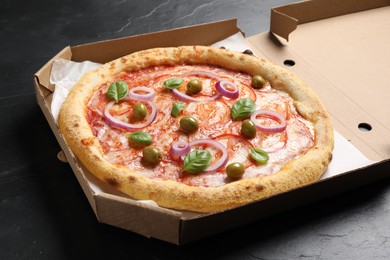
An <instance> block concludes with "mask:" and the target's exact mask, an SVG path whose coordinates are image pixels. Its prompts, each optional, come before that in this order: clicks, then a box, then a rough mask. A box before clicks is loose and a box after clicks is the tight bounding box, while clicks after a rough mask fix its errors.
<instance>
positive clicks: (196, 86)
mask: <svg viewBox="0 0 390 260" xmlns="http://www.w3.org/2000/svg"><path fill="white" fill-rule="evenodd" d="M202 88H203V84H202V81H200V80H198V79H191V80H190V81H189V82H188V83H187V94H188V95H195V94H198V93H199V92H201V91H202Z"/></svg>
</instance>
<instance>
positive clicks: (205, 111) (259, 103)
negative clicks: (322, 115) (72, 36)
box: [86, 65, 315, 187]
mask: <svg viewBox="0 0 390 260" xmlns="http://www.w3.org/2000/svg"><path fill="white" fill-rule="evenodd" d="M191 71H206V72H212V73H215V74H217V75H218V76H219V77H220V78H221V79H223V80H228V81H231V82H234V83H235V84H236V85H237V86H238V89H239V93H240V96H239V98H237V99H229V98H226V97H219V98H217V99H215V100H212V101H200V102H186V106H185V108H184V110H183V111H182V112H181V113H180V114H179V116H178V117H173V116H172V115H171V109H172V106H173V102H175V101H180V100H179V99H178V98H177V97H175V96H174V95H172V92H171V90H170V89H166V88H164V87H163V83H164V81H165V80H167V79H169V78H172V77H181V75H183V74H186V73H189V72H191ZM182 78H183V85H182V86H181V87H180V88H179V89H178V90H179V91H182V92H185V87H183V86H185V84H186V82H188V81H189V80H191V79H199V80H201V81H202V83H203V89H202V91H201V92H200V93H199V94H195V95H193V96H192V97H193V98H199V100H202V98H204V97H211V96H214V95H215V94H216V93H217V91H216V89H215V87H214V85H215V83H216V82H217V80H216V79H214V78H210V77H206V76H204V75H195V76H183V77H182ZM115 80H121V81H125V82H126V83H127V85H128V87H129V89H131V88H133V87H138V86H145V87H148V88H152V89H153V90H154V91H155V92H156V96H155V97H154V99H153V103H154V104H155V105H156V107H157V115H156V118H155V120H153V122H152V123H151V124H149V125H147V126H146V127H144V128H143V129H141V130H142V131H146V132H148V133H149V134H150V135H151V136H152V139H153V143H152V145H153V146H154V147H156V148H158V149H159V150H160V151H161V153H162V155H163V159H162V161H161V162H160V163H159V164H158V165H157V166H155V167H148V166H146V165H144V164H143V163H142V148H140V147H134V146H133V145H131V144H130V143H129V140H128V138H127V137H126V135H127V134H129V133H132V132H136V131H140V130H133V131H129V130H125V129H121V128H118V127H114V126H111V125H110V124H109V122H107V121H106V120H105V117H104V115H103V111H104V108H105V106H106V105H107V104H108V103H109V102H110V100H108V99H107V97H106V92H107V89H108V86H109V84H105V85H103V86H101V88H100V89H99V90H98V91H96V92H95V93H94V95H93V96H92V97H91V99H90V101H89V102H88V108H87V110H86V118H87V121H88V123H89V125H90V127H91V129H92V132H93V134H94V135H95V136H96V137H97V138H98V139H99V141H100V144H101V146H102V148H103V151H104V154H105V159H107V160H108V161H109V162H110V163H112V164H117V165H122V166H125V167H128V168H130V169H132V170H134V171H135V172H137V173H138V174H140V175H144V176H146V177H149V178H155V179H160V180H174V181H179V182H182V183H185V184H187V185H195V186H205V187H216V186H221V185H224V184H226V183H228V182H230V181H232V180H231V179H230V178H228V177H227V175H226V173H225V169H221V170H219V171H217V172H212V173H200V174H186V173H182V172H181V168H182V162H181V160H178V159H177V158H173V156H171V155H170V153H169V150H170V147H171V144H172V142H174V141H178V140H183V141H185V142H190V141H192V140H196V139H213V140H216V141H218V142H220V143H221V144H223V145H224V146H225V147H226V148H227V150H228V154H229V162H228V164H229V163H232V162H241V163H243V165H244V167H245V168H246V170H245V173H244V176H243V178H251V177H255V176H259V175H267V174H273V173H275V172H277V171H279V170H280V169H281V168H282V167H283V165H285V164H286V163H287V162H288V161H290V160H292V159H295V158H298V157H299V156H300V155H302V154H304V153H305V152H306V151H307V150H308V149H310V148H311V147H312V146H313V145H314V139H315V132H314V128H313V125H312V124H311V123H310V122H309V121H307V120H305V119H303V118H302V117H301V116H300V115H299V113H298V112H297V111H296V109H295V107H294V105H293V100H292V98H291V97H290V96H289V95H288V94H287V93H285V92H282V91H278V90H275V89H273V88H272V86H270V85H269V84H268V83H267V84H265V85H264V87H263V88H262V89H253V88H252V87H251V86H250V85H251V76H250V75H248V74H245V73H241V72H235V71H229V70H225V69H221V68H217V67H212V66H205V65H191V66H188V65H181V66H157V67H152V68H147V69H144V70H141V71H138V72H122V73H120V74H119V75H118V76H117V78H116V79H115ZM242 98H250V99H252V100H253V101H254V102H255V104H256V110H257V109H268V110H274V111H276V112H278V113H279V114H281V115H283V116H284V117H285V119H286V121H287V127H286V129H285V130H284V131H282V132H277V133H265V132H261V131H257V133H256V136H255V137H254V138H253V139H246V138H244V137H243V136H242V135H241V134H240V128H241V121H232V119H231V115H230V113H231V112H230V109H231V107H232V105H233V104H234V103H235V102H236V101H237V100H239V99H242ZM134 103H135V102H134V101H131V100H124V101H120V102H119V103H118V104H116V105H114V106H113V107H112V108H111V111H110V113H111V115H112V116H114V117H115V118H118V119H119V120H121V121H123V122H132V121H134V120H135V119H134V118H133V117H132V106H134ZM148 112H150V111H148ZM186 115H189V116H193V117H195V118H196V119H197V120H198V122H199V129H198V130H197V131H196V132H195V133H191V134H186V133H184V132H183V131H182V130H180V128H179V120H180V118H181V117H182V116H186ZM264 124H272V120H268V121H267V119H264ZM253 147H255V148H260V149H262V150H264V151H266V152H267V153H268V155H269V158H270V159H269V161H268V162H267V163H264V164H257V163H255V162H254V161H253V160H252V159H251V158H250V156H249V149H250V148H253ZM213 155H214V157H215V158H214V159H215V160H217V158H218V156H219V155H218V153H217V152H215V151H214V154H213Z"/></svg>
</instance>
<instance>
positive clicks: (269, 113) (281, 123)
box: [250, 109, 287, 133]
mask: <svg viewBox="0 0 390 260" xmlns="http://www.w3.org/2000/svg"><path fill="white" fill-rule="evenodd" d="M257 116H266V117H271V118H272V119H273V120H274V121H276V122H277V123H278V124H277V125H275V126H263V125H261V123H260V122H259V121H258V119H257ZM250 119H251V120H252V122H253V123H255V125H256V126H257V128H258V129H259V130H260V131H263V132H267V133H277V132H281V131H284V129H286V126H287V122H286V119H285V118H284V117H283V116H282V115H281V114H279V113H278V112H276V111H273V110H265V109H260V110H256V111H255V112H253V113H252V115H251V118H250Z"/></svg>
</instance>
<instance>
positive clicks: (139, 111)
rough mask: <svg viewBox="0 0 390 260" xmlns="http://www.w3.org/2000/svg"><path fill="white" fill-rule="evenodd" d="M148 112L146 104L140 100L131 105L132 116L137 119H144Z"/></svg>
mask: <svg viewBox="0 0 390 260" xmlns="http://www.w3.org/2000/svg"><path fill="white" fill-rule="evenodd" d="M147 113H148V109H147V108H146V106H145V105H144V104H142V103H140V102H138V103H136V104H135V106H134V107H133V114H134V117H135V118H137V119H144V118H145V117H146V115H147Z"/></svg>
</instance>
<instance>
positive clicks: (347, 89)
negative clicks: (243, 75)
mask: <svg viewBox="0 0 390 260" xmlns="http://www.w3.org/2000/svg"><path fill="white" fill-rule="evenodd" d="M236 23H237V21H236V20H226V21H219V22H214V23H208V24H202V25H196V26H191V27H186V28H179V29H174V30H169V31H164V32H158V33H151V34H145V35H139V36H132V37H127V38H120V39H114V40H109V41H103V42H96V43H90V44H85V45H80V46H74V47H65V48H64V49H63V50H62V51H60V52H59V53H58V54H57V55H56V56H55V57H53V59H52V60H50V61H49V62H48V63H47V64H45V65H44V66H43V67H42V68H41V69H40V70H39V71H38V72H37V73H36V74H35V77H34V84H35V90H36V98H37V102H38V104H39V105H40V107H41V109H42V111H43V113H44V115H45V116H46V119H47V121H48V122H49V124H50V126H51V128H52V130H53V132H54V134H55V136H56V138H57V140H58V142H59V144H60V146H61V148H62V151H63V154H64V155H65V157H66V160H67V161H68V162H69V164H70V166H71V168H72V169H73V171H74V173H75V175H76V177H77V179H78V181H79V183H80V185H81V187H82V188H83V191H84V193H85V195H86V196H87V198H88V200H89V202H90V204H91V207H92V209H93V210H94V212H95V214H96V217H97V218H98V220H99V221H100V222H102V223H106V224H110V225H113V226H116V227H120V228H123V229H127V230H130V231H133V232H136V233H139V234H141V235H144V236H147V237H154V238H157V239H160V240H164V241H168V242H171V243H174V244H184V243H188V242H191V241H194V240H197V239H200V238H202V237H205V236H209V235H212V234H215V233H218V232H221V231H224V230H228V229H231V228H234V227H237V226H240V225H243V224H245V223H249V222H251V221H255V220H258V219H260V218H264V217H267V216H270V215H272V214H276V213H279V212H282V211H285V210H288V209H290V208H293V207H297V206H300V205H303V204H306V203H309V202H312V201H314V200H318V199H321V198H324V197H327V196H331V195H333V194H336V193H339V192H342V191H346V190H348V189H351V188H355V187H358V186H361V185H363V184H367V183H369V182H372V181H376V180H379V179H382V178H386V177H388V176H389V175H390V162H389V158H390V116H389V115H390V106H389V105H388V100H390V88H389V86H390V85H389V75H390V62H389V60H390V48H389V47H388V42H390V2H389V1H388V0H375V1H372V0H371V1H369V0H367V1H363V0H360V1H352V0H350V1H347V0H345V1H337V0H317V1H306V2H300V3H296V4H291V5H286V6H281V7H277V8H274V9H272V10H271V32H265V33H261V34H258V35H254V36H251V37H248V38H246V39H245V38H243V37H242V38H240V37H238V38H240V39H239V40H238V41H240V42H239V43H238V46H246V47H248V48H250V49H251V50H252V51H253V52H254V53H255V55H257V56H259V57H264V58H267V59H269V60H271V61H272V62H274V63H276V64H278V65H280V66H288V68H289V69H290V70H291V71H293V72H294V73H296V74H297V75H298V76H299V77H300V78H301V79H303V81H305V82H306V83H307V85H309V86H310V87H311V88H312V89H313V90H314V91H315V92H316V93H317V95H318V96H319V97H320V99H321V100H322V101H323V103H324V105H325V106H326V108H327V109H328V111H329V113H330V115H331V117H332V123H333V126H334V129H335V137H336V141H335V151H334V153H333V161H332V163H331V165H330V166H329V168H330V169H328V171H327V172H326V173H325V175H324V176H323V177H322V178H321V180H319V181H318V182H316V183H314V184H311V185H307V186H305V187H301V188H298V189H295V190H292V191H289V192H285V193H282V194H278V195H276V196H273V197H270V198H267V199H264V200H261V201H256V202H253V203H250V204H248V205H244V206H241V207H237V208H234V209H230V210H227V211H223V212H216V213H212V214H201V213H196V212H183V211H176V210H171V209H166V208H162V207H158V206H156V205H154V203H150V202H145V201H136V200H133V199H131V198H129V197H127V196H125V195H123V194H121V193H120V192H117V191H115V190H113V189H112V188H111V187H109V186H108V185H105V184H103V183H101V182H100V181H98V180H97V179H96V178H94V177H93V176H92V175H91V174H90V173H89V172H88V171H87V170H86V169H85V168H84V167H83V165H82V164H80V162H79V161H78V160H77V159H76V158H75V157H74V155H73V154H72V152H71V151H70V150H69V148H68V146H67V145H66V143H65V141H64V138H63V137H62V135H61V133H60V132H59V130H58V127H57V125H56V123H55V119H54V117H53V114H52V111H51V104H52V100H53V91H54V85H53V84H52V83H51V82H50V74H51V71H52V66H53V62H54V60H55V59H57V58H63V59H65V60H72V61H76V62H81V61H86V60H88V61H93V62H97V63H104V62H108V61H110V60H113V59H115V58H118V57H121V56H123V55H126V54H129V53H131V52H134V51H138V50H142V49H148V48H152V47H165V46H179V45H197V44H200V45H212V44H216V45H217V46H218V45H225V44H226V46H225V47H228V48H230V46H232V47H231V48H233V49H234V48H235V47H234V45H235V44H236V43H235V41H236V40H237V39H236V37H237V35H241V31H240V29H239V28H237V25H236ZM290 33H291V34H290ZM177 35H180V37H176V36H177ZM194 35H196V37H194ZM226 39H228V40H226ZM230 44H232V45H230ZM241 51H243V50H241ZM238 216H239V217H238Z"/></svg>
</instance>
